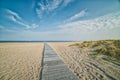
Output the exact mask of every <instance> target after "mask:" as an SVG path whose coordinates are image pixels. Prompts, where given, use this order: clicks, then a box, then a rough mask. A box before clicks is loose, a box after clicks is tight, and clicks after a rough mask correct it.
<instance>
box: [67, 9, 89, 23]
mask: <svg viewBox="0 0 120 80" xmlns="http://www.w3.org/2000/svg"><path fill="white" fill-rule="evenodd" d="M86 10H87V9H84V10H82V11H80V12H79V13H77V14H74V15H73V16H72V17H70V18H69V19H67V20H66V21H65V22H69V21H73V20H76V19H79V18H81V17H84V16H86V15H87V12H86Z"/></svg>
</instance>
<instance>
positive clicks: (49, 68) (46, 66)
mask: <svg viewBox="0 0 120 80" xmlns="http://www.w3.org/2000/svg"><path fill="white" fill-rule="evenodd" d="M41 80H78V78H77V77H76V76H75V75H74V74H73V73H72V72H71V71H70V70H69V69H68V67H67V66H66V64H64V62H63V61H62V60H61V59H60V57H59V56H58V55H57V54H56V53H55V52H54V51H53V49H52V48H51V47H50V46H49V45H47V44H45V49H44V57H43V68H42V74H41Z"/></svg>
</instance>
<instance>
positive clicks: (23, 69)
mask: <svg viewBox="0 0 120 80" xmlns="http://www.w3.org/2000/svg"><path fill="white" fill-rule="evenodd" d="M43 47H44V44H43V43H30V42H29V43H26V42H24V43H0V80H38V79H39V75H40V70H41V59H42V55H43Z"/></svg>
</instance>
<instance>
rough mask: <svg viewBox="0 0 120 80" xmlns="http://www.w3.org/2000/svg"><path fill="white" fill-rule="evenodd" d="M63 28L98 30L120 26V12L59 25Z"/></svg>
mask: <svg viewBox="0 0 120 80" xmlns="http://www.w3.org/2000/svg"><path fill="white" fill-rule="evenodd" d="M59 27H60V28H61V29H63V30H71V31H73V32H76V31H79V32H83V33H84V31H86V32H87V31H98V30H107V29H108V30H109V29H112V28H115V27H120V12H118V13H112V14H108V15H105V16H101V17H99V18H96V19H90V20H83V21H80V20H79V21H75V22H70V23H66V24H64V25H60V26H59Z"/></svg>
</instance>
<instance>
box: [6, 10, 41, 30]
mask: <svg viewBox="0 0 120 80" xmlns="http://www.w3.org/2000/svg"><path fill="white" fill-rule="evenodd" d="M6 11H7V13H8V14H9V16H8V18H9V19H10V20H11V21H13V22H15V23H17V24H19V25H22V26H24V27H26V29H35V28H37V27H39V25H37V24H35V23H33V24H27V23H25V22H24V20H23V19H22V17H20V16H19V14H18V13H16V12H14V11H12V10H9V9H6Z"/></svg>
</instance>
